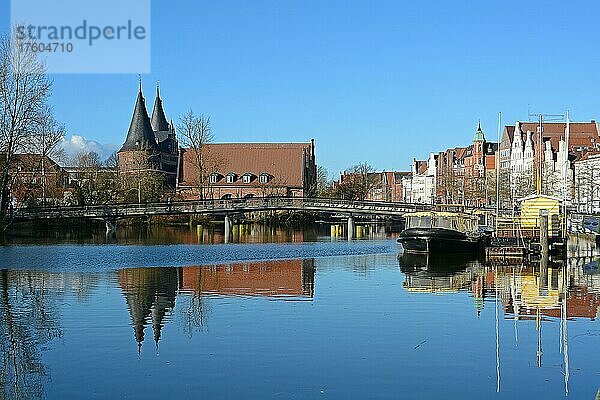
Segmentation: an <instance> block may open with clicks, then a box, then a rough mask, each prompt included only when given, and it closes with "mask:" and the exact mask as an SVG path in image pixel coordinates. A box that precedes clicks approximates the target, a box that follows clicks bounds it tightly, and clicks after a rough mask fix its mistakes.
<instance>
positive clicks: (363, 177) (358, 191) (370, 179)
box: [334, 162, 381, 201]
mask: <svg viewBox="0 0 600 400" xmlns="http://www.w3.org/2000/svg"><path fill="white" fill-rule="evenodd" d="M374 172H375V169H374V168H373V167H372V166H371V165H369V164H368V163H366V162H363V163H360V164H356V165H353V166H352V167H350V168H349V169H348V170H346V171H345V172H344V179H343V181H341V182H340V183H339V184H338V185H337V186H336V187H335V190H334V196H335V197H338V198H341V199H345V200H361V201H362V200H365V199H366V198H367V197H368V196H369V194H370V193H371V192H372V191H373V190H374V189H376V188H377V187H378V185H380V184H381V182H380V181H379V180H378V179H377V176H376V175H377V174H375V173H374Z"/></svg>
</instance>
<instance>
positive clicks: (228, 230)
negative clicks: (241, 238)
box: [225, 215, 233, 243]
mask: <svg viewBox="0 0 600 400" xmlns="http://www.w3.org/2000/svg"><path fill="white" fill-rule="evenodd" d="M232 238H233V221H232V220H231V217H230V216H229V215H226V216H225V243H229V242H230V241H231V239H232Z"/></svg>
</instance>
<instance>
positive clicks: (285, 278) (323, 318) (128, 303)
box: [0, 241, 600, 398]
mask: <svg viewBox="0 0 600 400" xmlns="http://www.w3.org/2000/svg"><path fill="white" fill-rule="evenodd" d="M331 245H333V244H332V243H328V244H327V246H331ZM336 245H337V244H336ZM339 245H340V246H342V245H343V246H349V245H348V243H347V241H344V242H343V243H340V244H339ZM319 246H325V244H323V243H319V244H314V245H313V244H310V245H308V247H310V248H313V247H315V248H317V247H319ZM190 247H194V248H195V250H194V251H206V252H207V251H209V247H202V248H199V247H198V246H190ZM213 247H214V249H216V251H219V252H221V251H223V249H225V248H227V246H211V247H210V248H213ZM239 247H243V248H244V251H250V250H248V249H249V248H251V247H253V246H239ZM283 247H286V245H280V246H277V247H275V248H276V249H277V250H278V251H281V248H283ZM344 248H345V247H344ZM390 249H391V250H390V251H388V252H386V253H385V254H380V253H378V254H373V255H368V256H365V255H354V256H353V255H344V256H340V257H322V258H316V259H315V258H305V259H299V258H298V259H291V260H276V261H251V262H232V263H226V264H225V263H222V261H221V263H220V264H215V265H198V266H190V267H164V268H127V269H110V270H104V269H102V268H104V267H105V266H95V267H90V268H89V269H88V273H80V272H70V271H69V272H48V271H42V272H37V271H30V270H26V269H15V270H8V269H4V270H1V271H0V272H1V274H0V289H1V293H0V313H1V315H0V328H1V329H2V331H1V334H2V339H1V342H0V343H1V351H2V359H3V370H2V381H1V383H2V390H3V394H2V395H0V398H40V397H44V391H45V390H46V388H48V387H50V388H52V389H53V390H54V391H53V392H52V391H50V392H51V393H52V394H53V395H54V397H57V396H59V395H60V394H62V392H61V391H60V390H61V389H63V388H64V387H65V385H66V386H67V387H69V388H71V390H73V392H71V393H78V394H79V395H80V396H79V397H81V393H85V392H84V390H87V387H83V386H82V383H81V382H79V383H78V382H77V379H78V376H75V377H74V376H73V374H76V373H77V370H85V371H87V372H85V371H84V372H81V374H84V373H85V374H87V375H90V374H91V375H94V376H97V382H96V381H93V380H92V383H89V385H90V386H91V387H93V388H95V390H101V391H102V392H101V393H103V394H105V392H104V391H105V390H110V388H106V387H105V382H106V381H109V380H116V379H119V376H123V375H125V376H127V379H128V378H129V375H131V380H130V381H128V382H130V385H131V387H129V386H126V385H125V387H124V386H120V385H117V384H115V385H114V387H115V388H119V389H114V390H113V392H112V393H113V394H114V396H113V397H116V398H119V397H125V395H131V396H133V395H139V396H141V397H149V396H151V395H153V394H154V395H159V393H158V391H161V390H160V389H158V390H157V393H149V392H143V390H145V388H148V387H150V388H154V387H157V388H159V387H160V385H158V384H156V382H158V381H159V379H157V378H156V377H160V378H165V381H166V378H170V377H172V376H177V377H181V378H180V379H182V381H185V382H191V383H190V385H193V384H196V385H197V386H196V387H192V388H191V389H198V390H200V388H202V389H205V390H207V391H209V392H210V393H207V397H211V398H216V397H227V396H226V395H227V394H229V395H230V396H229V397H238V396H234V394H237V392H235V393H230V392H227V391H224V390H223V387H225V386H227V383H228V382H230V381H231V379H236V381H240V380H241V381H242V384H240V385H241V386H242V387H244V388H245V389H244V390H249V391H252V390H254V392H251V393H250V395H249V396H248V397H252V398H255V397H269V394H271V395H272V391H271V389H272V387H274V386H277V389H278V390H279V391H281V392H282V393H287V394H290V396H288V397H294V396H295V397H299V398H307V397H319V396H320V394H319V391H320V390H321V389H322V388H325V391H326V392H327V391H328V389H329V388H330V387H334V388H335V390H337V392H333V390H332V393H333V395H332V396H331V397H338V398H346V397H352V396H351V395H352V392H353V391H357V393H358V394H357V397H360V398H368V397H369V396H368V395H369V393H370V394H373V393H377V394H381V396H380V397H387V398H393V397H396V396H397V393H401V391H402V390H407V393H411V394H415V396H416V393H417V392H418V389H419V388H420V387H421V386H422V387H428V388H429V389H426V390H429V391H428V392H424V396H423V397H430V398H435V397H436V396H438V397H439V394H440V393H445V392H442V391H441V390H440V388H442V387H443V388H445V389H447V390H450V391H454V392H453V393H451V394H452V395H449V396H448V397H453V398H465V397H472V398H475V397H489V394H490V393H489V392H490V391H491V392H493V389H494V386H495V385H496V390H498V391H500V392H501V393H502V394H503V395H507V396H509V397H517V395H520V391H521V390H523V388H522V385H523V383H524V382H544V383H545V386H544V387H543V388H542V389H540V390H541V391H544V392H545V393H546V394H548V393H550V392H551V391H552V390H554V392H553V393H554V395H555V394H556V390H557V388H556V387H555V386H556V384H557V382H558V384H560V385H561V386H562V385H563V382H562V381H563V379H564V391H565V393H566V392H570V391H571V387H570V386H573V387H575V388H581V386H582V385H583V386H584V389H583V390H581V389H580V391H579V393H577V392H576V391H575V393H574V394H571V396H573V397H577V395H578V394H579V395H582V394H583V393H584V392H585V393H590V386H591V385H594V384H595V383H594V382H593V381H594V379H595V374H596V371H597V368H595V367H593V365H594V364H595V362H596V355H597V351H596V350H595V347H594V343H593V342H591V341H590V342H583V340H586V339H592V338H591V337H590V336H593V335H596V334H597V330H594V325H593V324H592V323H591V322H590V321H592V320H594V319H596V317H597V316H598V315H599V310H600V274H599V273H598V259H597V258H596V257H595V256H592V255H589V254H586V255H585V256H583V257H571V258H569V260H568V262H563V263H549V264H547V265H540V264H539V263H538V264H523V265H491V264H486V263H484V262H481V261H480V260H474V259H469V258H466V259H465V258H458V257H452V256H448V255H446V256H444V257H442V258H437V257H429V258H427V257H415V256H410V255H404V256H401V257H399V258H398V259H396V253H395V252H394V251H395V249H396V247H394V245H392V246H390ZM142 250H145V249H142ZM78 251H81V252H82V253H83V252H85V251H90V252H96V251H97V249H96V248H95V246H93V247H90V246H86V247H84V248H79V249H78ZM163 251H165V252H170V253H169V254H170V256H171V257H173V258H175V257H177V255H178V252H180V251H181V246H165V247H164V249H163ZM312 252H313V253H312V254H311V256H312V257H315V254H318V252H317V249H314V250H312ZM82 258H85V257H82ZM221 260H223V258H221ZM82 262H83V261H82ZM208 262H209V261H203V262H201V263H202V264H204V263H208ZM144 265H149V264H144ZM89 271H93V272H92V273H90V272H89ZM98 271H99V272H98ZM317 271H318V275H317ZM316 280H318V282H319V287H318V296H317V295H316V293H315V281H316ZM401 283H402V287H401V286H400V284H401ZM407 300H408V301H407ZM432 316H434V317H432ZM107 321H109V323H106V322H107ZM209 327H210V329H208V328H209ZM448 327H450V329H448ZM90 328H91V329H90ZM328 338H333V339H328ZM366 338H367V339H366ZM57 339H58V340H57ZM494 342H495V344H496V347H495V348H494ZM91 343H93V346H91V345H90V344H91ZM570 344H571V345H572V347H574V349H571V350H570V348H569V345H570ZM159 345H160V350H161V353H159V352H158V350H159ZM106 351H109V352H110V353H106ZM570 351H573V353H574V354H578V357H577V358H575V359H574V360H575V363H574V364H575V365H574V366H575V367H576V369H575V371H577V372H576V373H575V374H573V373H572V372H571V371H573V370H574V369H573V368H571V369H570V360H569V352H570ZM48 353H53V355H52V356H48V355H47V354H48ZM136 354H137V356H136ZM88 357H89V359H88ZM94 357H96V358H94ZM291 357H293V362H290V359H291ZM79 359H83V360H79ZM494 359H495V365H494V364H493V363H494ZM77 362H79V364H77V365H76V366H74V367H72V368H71V369H69V368H70V365H71V364H73V363H77ZM167 363H168V364H167ZM586 363H587V364H586ZM407 365H409V366H410V368H406V366H407ZM249 367H250V368H249ZM455 367H456V368H455ZM492 367H495V368H496V377H495V378H496V382H495V383H493V382H492V380H493V379H494V378H493V374H494V371H493V369H492ZM592 368H595V369H592ZM365 370H369V371H372V372H370V373H371V374H372V376H377V377H379V378H381V379H376V380H375V381H374V382H373V380H372V379H371V378H370V377H369V378H365V376H364V371H365ZM90 371H91V372H90ZM336 371H337V372H336ZM390 371H391V372H390ZM50 373H52V378H53V379H52V381H55V382H59V383H54V382H52V381H51V380H50V379H49V377H50ZM338 373H339V374H338ZM336 374H338V375H336ZM428 374H433V375H435V376H436V377H438V378H439V379H438V380H436V381H435V382H434V381H433V380H431V381H430V380H427V384H426V385H424V384H423V380H425V379H427V378H424V377H427V376H430V375H428ZM56 375H58V376H56ZM87 375H86V376H87ZM271 375H272V376H273V378H269V379H271V380H265V381H261V379H263V378H264V377H269V376H271ZM465 376H467V378H465ZM501 377H502V379H500V378H501ZM559 377H560V378H559ZM79 378H80V377H79ZM90 379H92V378H90ZM244 379H246V380H245V381H244ZM264 379H267V378H264ZM361 379H362V380H361ZM571 379H572V381H571ZM257 382H259V383H257ZM260 382H263V383H262V384H260ZM307 382H309V383H307ZM310 382H317V383H315V384H314V385H313V386H311V387H310V390H313V389H315V388H317V390H316V391H315V392H314V394H316V396H312V394H313V392H310V393H309V392H308V391H307V389H306V386H305V385H311V384H312V383H310ZM448 382H456V383H457V384H456V385H454V386H453V385H448ZM573 382H576V383H573ZM61 384H62V385H63V386H60V385H61ZM87 384H88V382H87V381H86V385H87ZM153 384H154V386H153ZM53 385H58V386H53ZM78 385H79V386H78ZM244 385H245V386H244ZM328 385H329V386H328ZM469 385H471V389H469V390H470V391H469V390H468V389H465V388H467V387H468V386H469ZM552 385H555V386H552ZM198 386H200V388H199V387H198ZM364 386H366V388H365V389H364V391H361V390H363V389H362V388H363V387H364ZM257 388H258V389H257ZM290 388H291V389H290ZM432 388H434V389H432ZM167 389H168V390H172V389H173V388H172V387H168V388H167V387H166V386H164V387H162V391H161V393H160V394H165V391H167ZM596 389H597V388H596V387H593V390H594V393H595V391H596ZM150 390H154V389H150ZM186 390H187V388H186ZM286 390H287V391H286ZM424 390H425V389H424ZM532 390H533V389H532ZM485 392H488V396H485V394H486V393H485ZM189 393H190V392H189V391H188V392H186V391H182V392H177V391H175V393H170V394H171V395H177V396H179V397H186V395H189ZM278 393H279V392H278ZM531 393H533V392H531V391H530V392H529V395H526V394H523V396H522V398H530V397H535V394H533V395H532V394H531ZM210 395H212V396H210ZM73 396H74V397H77V396H75V395H73ZM73 396H72V397H73ZM50 397H53V396H50ZM65 397H68V396H65ZM106 397H110V396H109V395H108V394H106ZM188 397H189V396H188ZM271 397H272V396H271Z"/></svg>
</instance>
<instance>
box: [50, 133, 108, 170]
mask: <svg viewBox="0 0 600 400" xmlns="http://www.w3.org/2000/svg"><path fill="white" fill-rule="evenodd" d="M61 146H62V148H63V149H64V151H65V155H66V157H67V160H69V161H70V160H72V159H73V158H74V157H75V156H77V155H78V154H80V153H89V152H91V151H93V152H95V153H98V155H99V156H100V160H102V161H104V160H106V159H107V158H108V157H110V155H111V154H112V153H114V152H115V151H117V150H118V149H119V146H118V145H116V144H113V143H108V144H102V143H99V142H97V141H95V140H89V139H86V138H84V137H83V136H80V135H71V136H70V137H65V138H64V139H63V140H62V143H61ZM69 161H67V163H69Z"/></svg>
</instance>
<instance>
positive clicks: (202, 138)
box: [178, 110, 214, 199]
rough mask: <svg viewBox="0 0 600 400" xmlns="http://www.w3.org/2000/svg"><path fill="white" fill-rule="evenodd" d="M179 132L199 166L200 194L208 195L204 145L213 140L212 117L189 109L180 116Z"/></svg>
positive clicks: (203, 196) (193, 161)
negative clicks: (197, 113)
mask: <svg viewBox="0 0 600 400" xmlns="http://www.w3.org/2000/svg"><path fill="white" fill-rule="evenodd" d="M178 132H179V135H180V137H181V139H182V140H181V141H182V143H183V145H184V146H186V147H188V148H189V152H190V154H191V157H192V160H191V161H192V164H193V165H194V167H195V168H197V171H198V176H197V180H198V181H197V186H198V196H199V197H200V198H201V199H202V198H205V197H206V194H207V193H205V192H206V182H207V181H208V179H207V175H206V168H205V167H206V166H205V163H204V161H205V158H206V157H205V154H204V153H205V152H203V150H204V145H205V144H207V143H210V142H212V140H213V137H214V136H213V132H212V129H211V127H210V117H209V116H204V115H196V114H194V112H193V111H192V110H189V111H188V112H186V113H185V114H183V115H182V116H181V117H180V118H179V126H178Z"/></svg>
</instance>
